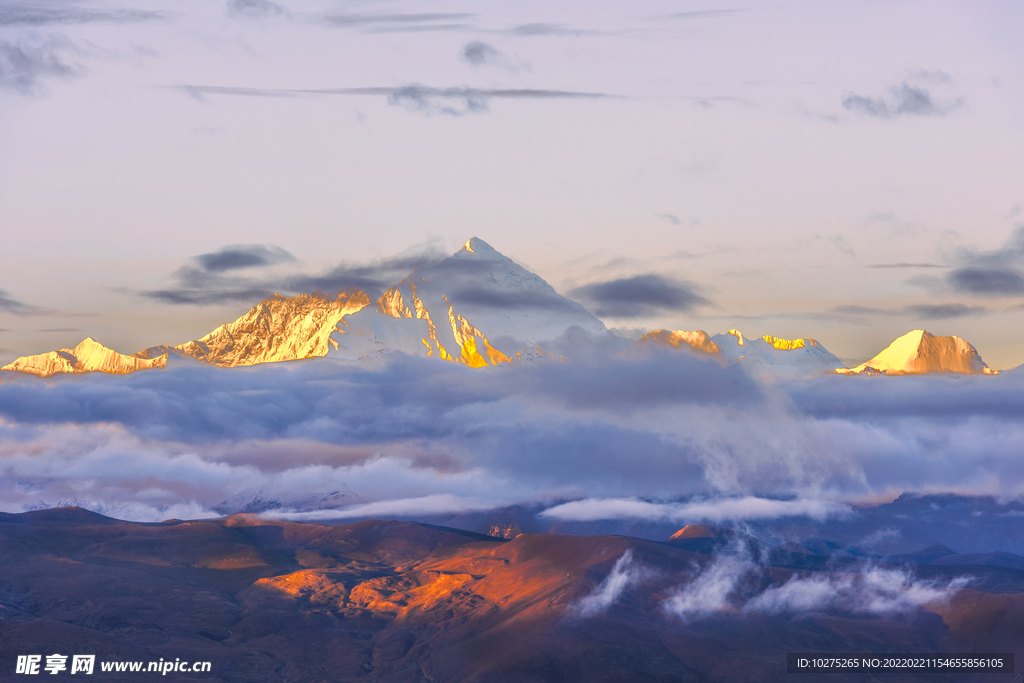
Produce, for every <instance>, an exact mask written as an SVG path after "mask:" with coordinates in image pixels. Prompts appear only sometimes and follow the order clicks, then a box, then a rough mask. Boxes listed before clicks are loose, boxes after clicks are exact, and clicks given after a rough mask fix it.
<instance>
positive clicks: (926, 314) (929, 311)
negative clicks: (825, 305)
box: [830, 303, 990, 320]
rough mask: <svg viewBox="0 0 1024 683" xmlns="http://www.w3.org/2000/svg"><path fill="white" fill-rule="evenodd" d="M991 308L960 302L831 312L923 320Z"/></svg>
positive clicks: (847, 308) (980, 312) (834, 310)
mask: <svg viewBox="0 0 1024 683" xmlns="http://www.w3.org/2000/svg"><path fill="white" fill-rule="evenodd" d="M989 312H990V311H989V309H988V308H986V307H984V306H968V305H966V304H960V303H947V304H913V305H910V306H903V307H902V308H873V307H871V306H856V305H851V306H836V307H835V308H832V309H831V310H830V313H833V314H839V315H849V316H857V317H863V316H889V317H908V316H909V317H914V318H918V319H922V320H950V319H954V318H966V317H969V316H975V315H985V314H987V313H989Z"/></svg>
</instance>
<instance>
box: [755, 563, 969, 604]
mask: <svg viewBox="0 0 1024 683" xmlns="http://www.w3.org/2000/svg"><path fill="white" fill-rule="evenodd" d="M968 583H970V578H969V577H957V578H955V579H952V580H950V581H946V582H941V581H928V580H921V579H917V578H915V577H914V576H912V575H911V574H909V573H908V572H905V571H901V570H896V569H884V568H878V567H870V566H869V567H867V568H866V569H865V570H863V572H862V573H860V574H852V575H851V574H846V575H842V574H840V575H824V576H823V575H811V576H799V575H796V576H793V577H792V578H791V579H790V580H789V581H787V582H786V583H784V584H782V585H781V586H771V587H769V588H768V589H767V590H765V591H764V592H763V593H761V594H760V595H757V596H755V597H754V598H753V599H751V600H750V601H749V602H747V603H746V605H744V608H743V609H744V611H746V612H764V613H768V614H778V613H779V612H810V611H821V610H826V609H832V610H840V611H843V612H853V613H861V614H894V613H897V614H898V613H906V612H911V611H913V610H916V609H919V608H921V607H923V606H925V605H929V604H933V603H944V602H948V601H949V600H950V599H952V598H953V597H954V596H955V595H956V594H957V593H958V592H959V591H960V589H961V588H963V587H964V586H966V585H967V584H968Z"/></svg>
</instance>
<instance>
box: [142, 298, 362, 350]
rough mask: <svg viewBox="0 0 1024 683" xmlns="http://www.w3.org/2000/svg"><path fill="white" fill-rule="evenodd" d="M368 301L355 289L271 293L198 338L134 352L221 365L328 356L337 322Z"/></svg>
mask: <svg viewBox="0 0 1024 683" xmlns="http://www.w3.org/2000/svg"><path fill="white" fill-rule="evenodd" d="M369 304H370V297H368V296H367V295H366V293H365V292H363V291H362V290H359V289H357V290H353V291H350V292H340V293H338V294H337V295H336V296H335V297H334V298H332V297H330V296H329V295H327V294H324V293H323V292H319V291H317V292H313V293H312V294H299V295H298V296H292V297H284V296H281V295H279V294H275V295H274V296H272V297H270V298H269V299H266V300H264V301H261V302H260V303H258V304H256V305H255V306H253V307H252V308H251V309H250V310H249V312H248V313H246V314H245V315H243V316H242V317H240V318H239V319H238V320H236V321H234V322H232V323H228V324H226V325H221V326H220V327H218V328H217V329H215V330H214V331H213V332H210V333H209V334H208V335H206V336H205V337H202V338H201V339H198V340H196V341H190V342H185V343H184V344H179V345H178V346H175V347H168V346H158V347H154V348H152V349H146V350H145V351H142V352H140V353H138V354H136V355H137V356H140V357H147V356H151V355H153V354H154V353H168V352H170V353H175V354H176V355H186V356H191V357H192V358H195V359H196V360H200V361H203V362H204V363H210V364H211V365H217V366H220V367H225V368H233V367H238V366H242V365H257V364H259V363H275V362H278V361H286V360H298V359H300V358H316V357H319V356H325V355H327V351H328V350H329V349H330V346H331V339H330V334H331V332H333V331H334V328H335V325H337V323H338V321H339V320H341V318H342V317H343V316H344V315H346V314H349V313H355V312H356V311H359V310H360V309H362V308H364V307H365V306H367V305H369Z"/></svg>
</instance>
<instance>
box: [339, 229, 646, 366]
mask: <svg viewBox="0 0 1024 683" xmlns="http://www.w3.org/2000/svg"><path fill="white" fill-rule="evenodd" d="M576 328H578V330H576ZM573 332H577V333H581V334H582V335H584V336H587V337H602V336H605V335H609V334H610V333H609V331H608V329H607V328H606V327H605V326H604V323H602V322H601V321H600V320H598V319H597V318H595V317H594V316H593V315H591V314H590V313H589V312H588V311H587V310H586V309H585V308H583V306H581V305H579V304H578V303H576V302H575V301H572V300H570V299H567V298H565V297H563V296H562V295H560V294H559V293H558V292H556V291H555V290H554V288H553V287H551V285H549V284H548V283H547V282H545V281H544V280H543V279H542V278H541V277H539V276H538V275H536V274H534V273H531V272H530V271H528V270H526V269H525V268H523V267H522V266H520V265H519V264H517V263H516V262H515V261H513V260H512V259H510V258H508V257H507V256H505V255H503V254H501V253H500V252H498V251H497V250H495V249H494V248H493V247H492V246H491V245H489V244H487V243H486V242H484V241H483V240H482V239H480V238H479V237H473V238H472V239H470V240H469V241H467V242H466V244H465V245H463V247H462V248H461V249H460V250H459V251H457V252H455V253H454V254H452V255H451V256H449V257H448V258H446V259H444V260H443V261H441V262H440V263H438V264H436V265H433V266H429V267H427V268H422V269H419V270H416V271H414V272H412V273H410V274H409V275H408V276H407V277H406V278H405V279H403V280H402V281H401V282H399V283H398V284H397V285H395V286H394V287H392V288H391V289H389V290H388V291H386V292H385V293H384V294H383V295H382V296H381V297H380V298H379V299H378V300H377V301H376V303H375V305H374V306H368V307H366V308H365V309H363V310H361V311H359V312H357V313H353V314H349V315H346V316H345V317H344V318H343V319H342V320H341V322H340V323H339V324H338V330H337V332H336V333H335V334H332V335H331V338H332V342H333V343H334V344H336V349H335V350H332V351H330V352H329V354H328V355H329V356H333V357H338V358H349V359H354V358H360V357H363V356H366V355H367V354H376V353H382V352H386V351H401V352H403V353H406V354H410V355H419V356H429V357H438V358H441V359H443V360H449V361H455V362H459V363H464V364H466V365H470V366H472V367H482V366H485V365H495V364H498V363H504V362H510V361H512V360H514V359H516V358H518V359H520V360H522V359H523V358H524V352H525V353H526V354H527V355H529V356H530V357H535V354H534V355H531V352H532V351H534V350H535V349H536V347H538V346H540V347H544V348H546V347H547V345H548V344H549V343H559V342H560V341H561V342H564V340H565V339H566V338H567V337H568V336H570V335H571V333H573ZM626 344H628V342H624V343H623V344H622V345H623V346H625V345H626Z"/></svg>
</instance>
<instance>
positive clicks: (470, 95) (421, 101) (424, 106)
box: [166, 84, 618, 116]
mask: <svg viewBox="0 0 1024 683" xmlns="http://www.w3.org/2000/svg"><path fill="white" fill-rule="evenodd" d="M166 87H167V88H170V89H172V90H179V91H181V92H184V93H186V94H188V95H189V96H190V97H192V98H194V99H196V100H199V101H205V100H206V96H208V95H236V96H242V97H300V96H306V95H311V96H316V95H340V96H354V97H367V96H368V97H385V98H386V99H387V103H388V104H390V105H392V106H399V107H404V108H406V109H409V110H410V111H415V112H419V113H424V114H449V115H454V116H461V115H464V114H469V113H476V112H484V111H487V110H488V107H489V104H490V101H491V100H492V99H505V100H593V99H610V98H617V97H618V96H617V95H610V94H607V93H597V92H576V91H571V90H542V89H534V88H509V89H502V88H498V89H491V88H469V87H453V88H435V87H431V86H425V85H419V84H411V85H404V86H399V87H392V86H388V87H366V88H319V89H305V90H298V89H281V88H239V87H232V86H219V85H172V86H166Z"/></svg>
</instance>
